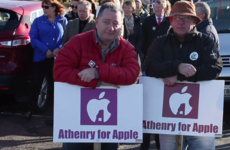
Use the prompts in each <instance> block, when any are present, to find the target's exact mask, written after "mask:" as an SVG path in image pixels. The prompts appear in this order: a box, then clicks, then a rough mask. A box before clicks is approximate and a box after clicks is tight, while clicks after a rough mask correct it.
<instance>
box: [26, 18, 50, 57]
mask: <svg viewBox="0 0 230 150" xmlns="http://www.w3.org/2000/svg"><path fill="white" fill-rule="evenodd" d="M38 26H39V18H37V19H35V20H34V22H33V24H32V27H31V29H30V33H29V35H30V39H31V46H32V47H33V48H34V49H37V50H39V51H40V52H41V53H42V54H45V53H46V51H48V50H49V48H48V47H47V46H46V45H45V44H44V43H42V42H41V41H40V39H39V28H38Z"/></svg>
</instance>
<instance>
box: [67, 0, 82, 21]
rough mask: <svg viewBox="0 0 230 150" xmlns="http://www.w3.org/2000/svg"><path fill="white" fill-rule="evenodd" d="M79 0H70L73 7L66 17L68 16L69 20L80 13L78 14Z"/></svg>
mask: <svg viewBox="0 0 230 150" xmlns="http://www.w3.org/2000/svg"><path fill="white" fill-rule="evenodd" d="M78 2H79V0H71V1H70V7H71V8H72V11H69V12H68V13H67V14H66V15H65V17H66V18H67V20H68V21H69V20H73V19H76V18H78V14H77V4H78Z"/></svg>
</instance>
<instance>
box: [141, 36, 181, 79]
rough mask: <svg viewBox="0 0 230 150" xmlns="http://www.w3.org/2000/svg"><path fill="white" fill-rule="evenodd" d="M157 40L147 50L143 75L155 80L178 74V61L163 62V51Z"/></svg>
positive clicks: (160, 43)
mask: <svg viewBox="0 0 230 150" xmlns="http://www.w3.org/2000/svg"><path fill="white" fill-rule="evenodd" d="M163 44H164V42H160V40H159V39H158V38H156V39H155V40H153V42H152V44H151V46H150V47H149V49H148V52H147V56H146V59H145V73H146V75H147V76H150V77H156V78H166V77H171V76H174V75H176V74H177V73H178V69H177V68H178V66H179V64H180V63H181V61H179V60H171V61H164V57H163V54H164V51H163V47H162V45H163Z"/></svg>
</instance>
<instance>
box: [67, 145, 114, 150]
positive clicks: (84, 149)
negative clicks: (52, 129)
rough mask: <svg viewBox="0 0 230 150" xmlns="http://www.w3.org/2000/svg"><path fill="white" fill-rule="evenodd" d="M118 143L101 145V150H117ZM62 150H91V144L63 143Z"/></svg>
mask: <svg viewBox="0 0 230 150" xmlns="http://www.w3.org/2000/svg"><path fill="white" fill-rule="evenodd" d="M117 148H118V143H101V150H117ZM63 150H93V143H63Z"/></svg>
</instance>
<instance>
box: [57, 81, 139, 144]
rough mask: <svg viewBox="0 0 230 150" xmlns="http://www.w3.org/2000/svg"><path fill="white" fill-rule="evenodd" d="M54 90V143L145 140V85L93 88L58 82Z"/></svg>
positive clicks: (135, 141) (131, 141)
mask: <svg viewBox="0 0 230 150" xmlns="http://www.w3.org/2000/svg"><path fill="white" fill-rule="evenodd" d="M54 93H55V94H54V134H53V141H54V142H74V143H84V142H86V143H87V142H89V143H97V142H98V143H104V142H105V143H107V142H110V143H113V142H114V143H118V142H120V143H141V142H142V134H143V124H142V120H143V86H142V85H138V84H135V85H130V86H120V88H119V89H116V88H112V87H100V88H97V89H91V88H84V87H80V86H77V85H70V84H67V83H60V82H55V92H54Z"/></svg>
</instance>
